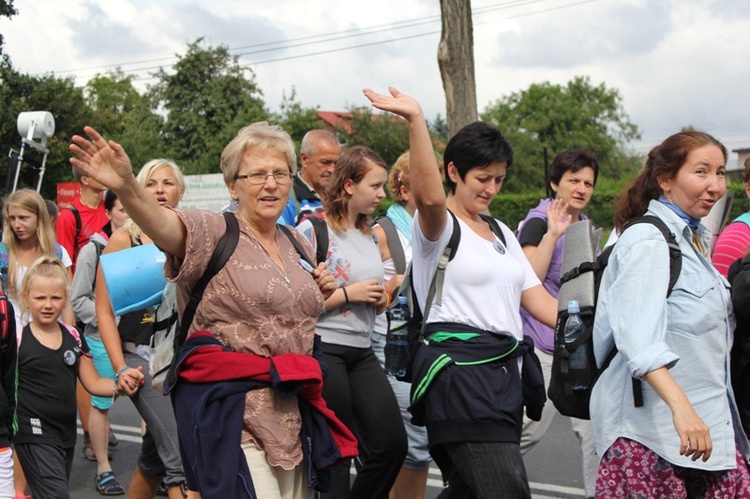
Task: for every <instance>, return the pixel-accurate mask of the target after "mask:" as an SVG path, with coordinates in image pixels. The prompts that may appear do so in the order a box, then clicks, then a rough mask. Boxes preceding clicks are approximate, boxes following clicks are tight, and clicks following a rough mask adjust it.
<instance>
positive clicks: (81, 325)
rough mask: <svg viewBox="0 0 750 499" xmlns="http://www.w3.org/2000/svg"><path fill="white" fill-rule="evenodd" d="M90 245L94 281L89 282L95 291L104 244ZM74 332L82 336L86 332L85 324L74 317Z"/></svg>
mask: <svg viewBox="0 0 750 499" xmlns="http://www.w3.org/2000/svg"><path fill="white" fill-rule="evenodd" d="M89 242H90V243H92V244H93V245H94V250H95V251H96V266H95V267H94V279H92V281H91V289H92V290H93V289H96V274H97V272H96V268H97V267H98V266H99V258H100V257H101V256H102V251H104V244H102V243H100V242H99V241H96V240H94V239H91V240H89ZM75 327H76V330H77V331H78V333H79V334H83V333H84V331H85V330H86V324H84V323H83V321H82V320H80V319H79V318H78V317H76V323H75Z"/></svg>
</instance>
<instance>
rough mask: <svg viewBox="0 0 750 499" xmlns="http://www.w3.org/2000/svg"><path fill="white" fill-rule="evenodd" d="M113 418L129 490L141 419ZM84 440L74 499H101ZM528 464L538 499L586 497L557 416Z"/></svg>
mask: <svg viewBox="0 0 750 499" xmlns="http://www.w3.org/2000/svg"><path fill="white" fill-rule="evenodd" d="M110 416H111V421H112V427H113V429H114V430H115V434H116V435H117V437H118V439H119V441H120V444H119V445H118V446H117V447H116V448H115V449H114V451H113V452H114V455H113V459H112V461H111V464H112V468H113V469H114V471H115V474H116V476H117V478H118V479H119V480H120V483H122V484H123V485H124V486H125V487H127V485H128V483H129V481H130V476H131V474H132V471H133V468H134V467H135V463H136V459H137V457H138V452H139V450H140V440H141V438H140V431H141V429H140V417H139V416H138V413H137V412H136V411H135V409H134V408H133V405H132V404H131V403H130V401H129V400H126V399H120V400H118V401H117V403H116V404H115V406H114V407H113V408H112V410H111V411H110ZM81 440H82V439H81V438H80V437H79V443H78V446H77V447H76V458H75V460H74V463H73V472H72V475H71V478H70V491H71V497H73V498H74V499H79V498H80V499H97V498H101V497H102V496H100V495H99V493H98V492H97V491H96V489H95V487H94V475H95V473H96V463H92V462H89V461H86V460H84V459H82V458H80V457H78V456H79V454H80V442H81ZM525 463H526V471H527V473H528V476H529V482H530V484H531V491H532V495H533V497H534V499H546V498H560V499H571V498H580V497H583V495H584V493H583V479H582V477H581V458H580V454H579V452H578V443H577V441H576V438H575V436H574V435H573V431H572V430H571V429H570V423H569V422H568V421H567V420H565V419H563V418H561V417H560V416H556V418H555V420H554V421H553V423H552V426H551V428H550V431H549V432H548V433H547V435H546V436H545V438H544V439H543V440H542V441H541V442H540V443H539V444H538V445H537V446H536V447H535V448H534V449H532V450H531V451H529V453H528V454H527V455H526V458H525ZM441 488H442V480H441V478H440V472H439V471H438V470H437V469H431V470H430V476H429V480H428V491H427V494H426V495H425V499H433V498H435V497H437V495H438V494H439V493H440V489H441Z"/></svg>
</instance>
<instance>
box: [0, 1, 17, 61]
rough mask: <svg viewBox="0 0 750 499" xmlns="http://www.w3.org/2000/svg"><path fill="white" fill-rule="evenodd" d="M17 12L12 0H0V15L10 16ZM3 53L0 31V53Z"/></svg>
mask: <svg viewBox="0 0 750 499" xmlns="http://www.w3.org/2000/svg"><path fill="white" fill-rule="evenodd" d="M16 14H18V11H17V10H16V8H15V7H14V6H13V0H0V17H7V18H8V19H10V18H11V17H13V16H15V15H16ZM2 54H3V34H2V33H0V55H2Z"/></svg>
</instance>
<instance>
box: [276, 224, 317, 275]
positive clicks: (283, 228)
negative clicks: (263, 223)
mask: <svg viewBox="0 0 750 499" xmlns="http://www.w3.org/2000/svg"><path fill="white" fill-rule="evenodd" d="M277 227H278V228H279V230H281V232H283V233H284V235H285V236H286V237H287V239H289V241H290V242H291V243H292V246H294V249H295V250H297V253H299V256H300V258H302V259H303V260H304V261H306V262H307V263H308V264H309V265H310V267H311V268H313V269H314V268H315V267H316V265H315V262H313V261H312V258H310V255H308V254H307V251H305V248H304V247H302V245H301V244H300V242H299V241H298V240H297V238H296V237H294V234H292V229H290V228H289V227H287V226H286V225H281V224H278V225H277Z"/></svg>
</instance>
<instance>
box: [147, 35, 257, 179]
mask: <svg viewBox="0 0 750 499" xmlns="http://www.w3.org/2000/svg"><path fill="white" fill-rule="evenodd" d="M202 45H203V44H202V38H199V39H198V40H196V41H195V42H193V43H190V44H188V50H187V53H186V54H185V55H183V56H178V61H177V62H176V63H175V65H174V66H173V68H172V70H173V71H172V72H171V73H168V72H167V71H165V70H164V69H161V70H159V71H158V72H157V73H156V74H155V76H156V77H157V78H158V79H159V81H158V83H156V84H155V85H154V86H153V87H152V88H151V89H150V93H149V97H150V98H152V99H153V103H154V105H156V106H157V108H156V109H159V110H161V111H163V112H164V113H166V122H165V124H164V128H163V130H162V138H163V140H164V144H165V147H166V153H167V155H168V156H169V157H171V158H172V159H174V160H176V161H177V162H178V163H179V164H180V165H181V166H182V167H183V169H184V170H185V173H212V172H214V173H215V172H218V171H219V161H220V157H221V151H222V150H223V148H224V146H225V145H226V144H227V143H228V142H229V141H230V140H231V139H232V138H233V137H234V136H235V135H236V134H237V131H238V130H239V129H240V128H241V127H243V126H245V125H248V124H250V123H253V122H256V121H262V120H265V119H267V118H268V112H267V111H266V110H265V108H264V102H263V100H262V94H261V91H260V89H259V88H258V87H257V85H256V83H255V75H254V74H253V72H252V71H251V70H250V69H247V68H242V67H240V65H239V64H238V62H237V57H234V56H232V55H231V54H230V53H229V49H228V48H227V47H226V46H224V45H220V46H218V47H205V48H204V47H203V46H202Z"/></svg>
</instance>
